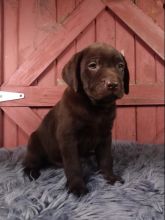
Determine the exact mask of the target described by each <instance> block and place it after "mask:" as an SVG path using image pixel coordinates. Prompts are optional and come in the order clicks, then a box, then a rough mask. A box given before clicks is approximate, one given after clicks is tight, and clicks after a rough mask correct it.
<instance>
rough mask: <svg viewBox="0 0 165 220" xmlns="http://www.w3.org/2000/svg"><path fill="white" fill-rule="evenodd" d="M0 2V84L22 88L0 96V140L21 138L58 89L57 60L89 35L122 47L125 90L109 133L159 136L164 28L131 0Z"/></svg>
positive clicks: (152, 139) (144, 138)
mask: <svg viewBox="0 0 165 220" xmlns="http://www.w3.org/2000/svg"><path fill="white" fill-rule="evenodd" d="M0 7H1V12H2V13H1V22H0V25H1V30H2V32H1V38H0V40H1V44H0V45H1V47H0V50H1V56H2V57H1V58H2V59H1V60H3V63H2V62H1V63H0V68H1V70H2V73H1V74H0V83H1V87H0V91H12V92H21V93H24V95H25V98H24V99H20V100H15V101H6V102H0V108H1V112H0V120H1V121H0V125H1V126H0V127H1V128H0V129H1V130H0V132H1V134H2V135H1V141H0V142H1V143H0V144H1V146H2V144H3V145H4V146H8V147H9V146H16V145H18V144H23V143H26V141H27V138H28V136H29V135H30V133H31V132H32V131H33V130H34V129H36V127H37V126H38V124H39V123H40V121H41V119H42V118H43V116H44V115H45V113H46V112H47V111H48V109H49V108H50V107H51V106H52V105H54V104H55V103H56V102H57V101H58V100H59V99H60V97H61V95H62V92H63V89H64V87H65V86H64V84H63V82H62V80H61V70H62V67H63V65H64V64H65V63H66V62H67V61H68V60H69V58H70V57H71V56H72V55H73V54H74V53H75V52H76V51H79V50H80V49H82V48H84V47H85V46H87V45H89V44H90V43H92V42H95V41H102V42H107V43H109V44H111V45H112V46H114V47H116V48H117V49H119V50H120V51H122V52H123V53H124V54H125V57H126V59H127V61H128V66H129V69H130V73H131V86H130V87H131V89H130V94H129V95H128V96H126V97H125V98H124V99H123V100H120V101H119V102H118V105H119V109H118V115H117V119H116V123H115V126H114V130H113V136H114V138H115V139H121V140H132V141H139V142H147V143H161V142H163V141H164V140H163V137H164V120H163V109H164V99H163V91H164V86H163V72H164V71H163V61H164V39H163V36H164V34H163V30H162V29H161V28H160V27H158V25H157V24H155V23H154V22H153V21H152V20H151V18H149V17H148V16H147V15H146V14H144V13H143V12H142V11H141V10H140V9H139V8H138V7H137V6H136V5H135V4H133V3H132V2H131V1H129V0H119V1H115V0H111V1H110V0H109V1H108V0H107V1H101V0H98V1H95V0H83V1H72V0H70V1H67V0H65V1H60V0H49V1H35V0H29V1H26V0H22V1H21V2H20V1H15V0H12V1H11V0H10V1H8V0H7V1H1V5H0ZM123 127H124V129H123ZM2 137H3V138H2Z"/></svg>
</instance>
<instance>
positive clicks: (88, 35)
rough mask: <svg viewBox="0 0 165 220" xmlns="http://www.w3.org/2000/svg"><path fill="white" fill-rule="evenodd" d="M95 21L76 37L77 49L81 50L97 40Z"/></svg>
mask: <svg viewBox="0 0 165 220" xmlns="http://www.w3.org/2000/svg"><path fill="white" fill-rule="evenodd" d="M95 38H96V36H95V21H92V23H90V24H89V25H88V26H87V27H86V28H85V30H84V31H83V32H82V33H81V34H80V35H79V36H78V38H77V39H76V41H77V42H76V49H77V51H80V50H82V49H84V48H85V47H87V46H89V45H90V44H92V43H93V42H95Z"/></svg>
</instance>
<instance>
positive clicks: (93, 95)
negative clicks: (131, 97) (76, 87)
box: [87, 88, 124, 102]
mask: <svg viewBox="0 0 165 220" xmlns="http://www.w3.org/2000/svg"><path fill="white" fill-rule="evenodd" d="M87 94H88V97H89V98H90V99H91V100H92V101H93V100H95V101H103V102H111V101H115V100H116V99H120V98H122V97H123V95H124V93H123V90H122V89H112V90H107V89H106V90H105V89H102V88H99V89H95V90H88V92H87Z"/></svg>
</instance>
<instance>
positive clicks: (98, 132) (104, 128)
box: [76, 120, 111, 155]
mask: <svg viewBox="0 0 165 220" xmlns="http://www.w3.org/2000/svg"><path fill="white" fill-rule="evenodd" d="M110 130H111V128H110V124H109V123H107V122H104V121H101V120H96V121H92V120H89V121H87V122H84V123H83V124H82V125H81V126H80V127H79V129H78V130H77V132H76V137H77V141H78V148H79V152H80V154H82V155H83V154H86V153H88V152H89V151H92V150H94V149H95V148H96V147H97V146H98V145H99V144H101V143H103V142H104V140H105V139H106V138H108V136H110Z"/></svg>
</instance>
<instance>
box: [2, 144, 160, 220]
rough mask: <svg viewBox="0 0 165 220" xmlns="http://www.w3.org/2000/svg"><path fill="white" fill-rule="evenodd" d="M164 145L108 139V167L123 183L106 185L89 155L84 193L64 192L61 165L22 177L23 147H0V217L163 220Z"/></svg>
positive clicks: (8, 219) (24, 219) (14, 219)
mask: <svg viewBox="0 0 165 220" xmlns="http://www.w3.org/2000/svg"><path fill="white" fill-rule="evenodd" d="M163 150H164V146H163V145H155V146H154V145H139V144H136V143H120V142H116V143H113V154H114V158H115V161H114V170H115V172H116V173H117V174H120V175H121V176H122V177H123V179H124V180H125V183H124V184H123V185H121V184H119V183H116V184H115V185H114V186H111V185H108V184H107V183H106V182H105V180H104V179H103V178H102V176H101V175H100V174H98V172H97V169H96V164H95V160H94V158H91V159H89V161H88V163H87V164H86V165H84V166H83V168H84V169H83V170H84V176H85V180H86V182H87V186H88V188H89V190H90V193H89V194H87V195H86V196H84V197H82V198H79V199H78V198H76V197H74V196H73V195H72V194H68V193H67V190H66V188H65V184H66V178H65V176H64V172H63V169H58V170H54V169H48V170H44V171H42V174H41V176H40V178H39V179H38V180H36V181H32V182H30V181H29V179H28V178H27V177H24V176H23V172H22V165H21V162H22V159H23V156H24V154H25V151H26V148H25V147H22V148H17V149H14V150H12V151H9V150H7V149H1V150H0V220H30V219H32V220H41V219H42V220H75V219H77V220H163V219H164V152H163Z"/></svg>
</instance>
